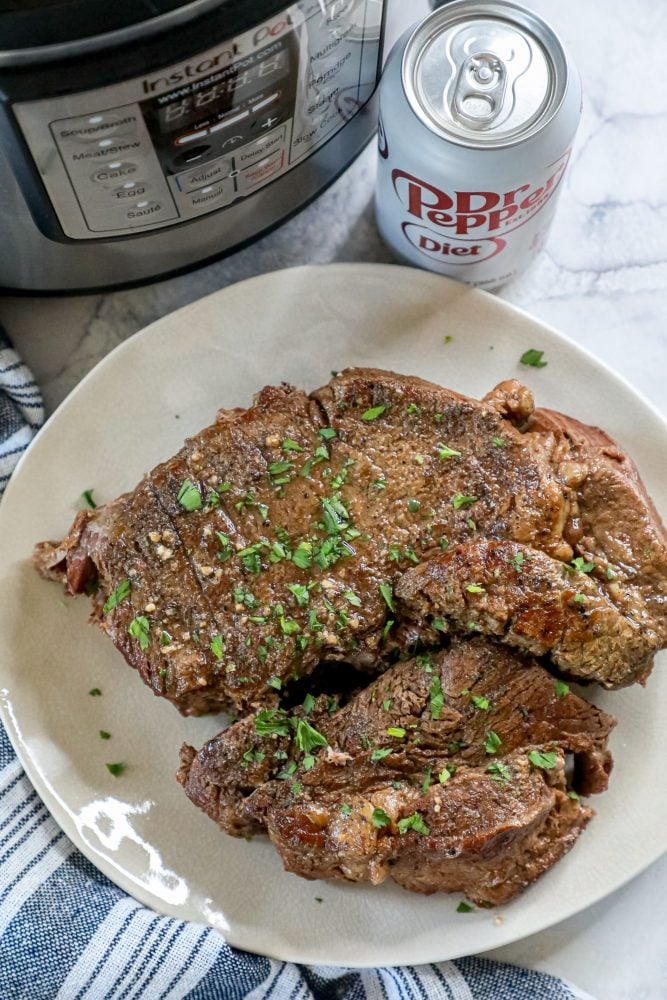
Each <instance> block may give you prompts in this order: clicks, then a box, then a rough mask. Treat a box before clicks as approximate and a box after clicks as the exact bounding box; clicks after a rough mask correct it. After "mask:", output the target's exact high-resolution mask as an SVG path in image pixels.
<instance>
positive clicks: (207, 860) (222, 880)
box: [0, 264, 667, 966]
mask: <svg viewBox="0 0 667 1000" xmlns="http://www.w3.org/2000/svg"><path fill="white" fill-rule="evenodd" d="M446 335H447V336H451V337H452V340H451V342H450V343H445V341H444V338H445V336H446ZM530 347H536V348H539V349H542V350H544V351H545V355H546V357H547V358H548V361H549V364H548V367H546V368H542V369H540V370H537V369H532V368H521V367H520V366H519V364H518V359H519V357H520V355H521V354H522V353H523V352H524V351H525V350H526V349H527V348H530ZM348 365H374V366H377V367H385V368H393V369H394V370H396V371H398V372H404V373H410V374H416V375H422V376H425V377H426V378H430V379H434V380H436V381H439V382H441V383H442V384H443V385H447V386H451V387H452V388H455V389H459V390H461V391H462V392H465V393H469V394H471V395H473V396H479V395H481V394H483V393H484V392H486V391H487V390H488V389H490V388H491V386H493V385H494V384H495V383H496V382H498V381H499V380H501V379H503V378H507V377H513V376H518V377H521V378H523V379H524V380H525V381H526V382H527V383H528V384H529V385H530V386H532V387H533V389H534V390H535V393H536V396H537V399H538V402H539V403H540V404H544V405H547V406H552V407H556V408H559V409H563V410H565V411H566V412H568V413H571V414H573V415H574V416H576V417H579V418H581V419H583V420H585V421H589V422H592V423H598V424H600V425H601V426H602V427H604V428H606V429H607V430H608V431H609V432H611V434H612V435H614V436H615V437H616V438H618V440H619V441H620V442H621V443H622V444H623V445H624V446H625V447H626V448H627V449H628V450H629V452H630V453H631V454H632V455H633V456H634V458H635V460H636V461H637V464H638V465H639V469H640V471H641V473H642V475H643V477H644V479H645V482H646V484H647V486H648V488H649V491H650V492H651V493H652V495H653V497H654V499H655V501H656V503H657V506H658V509H659V510H662V512H663V516H664V514H665V513H666V512H667V482H666V481H665V478H664V467H665V464H664V463H665V455H666V454H667V427H666V426H665V424H664V423H663V421H662V419H661V418H660V417H659V415H658V414H657V413H656V412H655V411H654V410H652V409H651V407H650V406H649V404H648V403H646V402H645V401H644V400H642V399H641V398H640V397H639V396H638V395H637V394H636V393H635V392H634V391H633V390H632V389H631V388H630V387H629V386H628V385H627V384H625V383H624V382H623V381H622V380H621V379H619V378H618V377H617V376H616V375H614V374H612V373H611V372H610V371H609V370H608V369H607V368H605V367H604V366H603V365H602V364H600V362H598V361H596V360H595V359H594V358H593V357H591V356H590V355H589V354H587V353H585V352H584V351H582V350H581V349H580V348H578V347H577V346H575V345H574V344H573V343H571V342H569V341H568V340H565V339H564V338H563V337H562V336H560V335H559V334H558V333H556V332H555V331H553V330H550V329H548V328H547V327H544V326H542V325H541V324H540V323H537V322H536V321H535V320H533V319H531V318H530V317H529V316H527V315H525V314H524V313H521V312H519V311H517V310H516V309H513V308H511V307H510V306H508V305H506V304H505V303H503V302H502V301H500V300H498V299H496V298H494V297H492V296H490V295H487V294H485V293H483V292H476V291H472V290H470V289H468V288H466V287H464V286H462V285H460V284H457V283H455V282H450V281H448V280H447V279H444V278H439V277H436V276H434V275H432V274H427V273H425V272H420V271H416V270H412V269H408V268H399V267H388V266H382V265H357V264H353V265H335V266H329V267H323V268H298V269H294V270H289V271H282V272H278V273H275V274H268V275H265V276H263V277H259V278H254V279H252V280H250V281H246V282H243V283H241V284H238V285H235V286H233V287H231V288H227V289H226V290H225V291H222V292H219V293H216V294H214V295H211V296H209V297H208V298H205V299H202V300H201V301H200V302H196V303H195V304H193V305H191V306H187V307H186V308H184V309H181V310H180V311H179V312H176V313H173V314H172V315H171V316H167V317H166V318H164V319H161V320H159V321H158V322H157V323H154V324H153V325H152V326H150V327H148V328H147V329H146V330H144V331H143V332H142V333H140V334H138V335H137V336H135V337H133V338H132V339H131V340H129V341H127V342H126V343H124V344H122V345H121V346H120V347H118V348H117V349H116V350H115V351H113V353H112V354H110V355H109V356H108V357H107V358H105V360H104V361H103V362H101V363H100V364H99V365H98V366H97V368H96V369H95V370H94V371H93V372H92V373H91V374H90V375H89V376H88V377H87V378H86V379H84V380H83V382H82V383H81V384H80V385H79V386H78V387H77V389H76V390H75V391H74V392H73V393H72V394H71V395H70V396H69V398H68V399H67V400H66V401H65V403H63V405H62V406H61V407H60V409H59V410H58V412H57V413H56V414H55V415H54V416H53V417H52V418H51V420H50V421H49V422H48V424H47V426H46V427H45V428H44V429H43V430H42V432H41V433H40V434H39V435H38V437H37V439H36V440H35V442H34V443H33V445H32V447H31V448H30V449H29V451H28V453H27V454H26V456H25V457H24V459H23V461H22V462H21V465H20V467H19V469H18V470H17V473H16V475H15V476H14V478H13V479H12V481H11V482H10V485H9V489H8V490H7V493H6V496H5V498H4V500H3V502H2V505H1V506H0V538H1V539H2V542H1V554H0V588H1V589H0V686H1V688H2V692H1V694H2V716H3V720H4V723H5V726H6V727H7V729H8V731H9V734H10V736H11V738H12V741H13V743H14V745H15V747H16V750H17V752H18V754H19V756H20V758H21V760H22V762H23V764H24V767H25V769H26V771H27V772H28V775H29V777H30V778H31V780H32V782H33V783H34V785H35V787H36V788H37V790H38V792H39V794H40V795H41V796H42V798H43V799H44V801H45V803H46V805H47V806H48V807H49V809H50V810H51V812H52V813H53V815H54V816H55V818H56V820H57V821H58V822H59V823H60V825H61V826H62V828H63V829H64V830H65V832H66V833H67V834H68V836H69V837H71V839H72V840H73V841H74V843H75V844H76V845H77V846H78V847H79V848H80V849H81V850H82V851H83V853H84V854H85V855H87V857H88V858H90V859H91V861H93V863H94V864H95V865H97V867H98V868H99V869H101V871H103V872H104V873H105V874H106V875H108V876H109V877H110V878H111V879H113V881H114V882H116V883H117V884H118V885H119V886H121V887H122V888H123V889H125V890H127V891H128V892H129V893H131V894H132V895H133V896H135V897H136V898H137V899H139V900H141V901H142V902H143V903H146V904H148V905H150V906H153V907H154V908H155V909H157V910H160V911H162V912H163V913H167V914H172V915H174V916H178V917H182V918H185V919H189V920H195V921H199V922H202V923H209V924H211V925H212V926H214V927H216V928H218V929H219V930H220V931H221V932H222V933H223V934H224V936H225V937H226V938H227V940H228V941H229V942H230V943H231V944H233V945H236V946H238V947H241V948H245V949H248V950H250V951H257V952H261V953H263V954H265V955H269V956H272V957H276V958H282V959H291V960H295V961H299V962H308V963H324V964H339V965H348V966H364V965H383V964H399V963H409V964H417V963H421V962H430V961H435V960H440V959H447V958H453V957H456V956H458V955H463V954H470V953H472V952H478V951H484V950H486V949H490V948H495V947H498V946H500V945H502V944H506V943H508V942H510V941H515V940H517V939H518V938H521V937H523V936H525V935H528V934H531V933H534V932H535V931H539V930H541V929H542V928H544V927H547V926H549V925H550V924H553V923H555V922H557V921H559V920H562V919H563V918H565V917H568V916H570V915H571V914H574V913H576V912H577V911H578V910H581V909H582V908H583V907H585V906H588V905H590V904H591V903H594V902H596V901H597V900H599V899H601V898H602V897H603V896H605V895H606V894H607V893H609V892H611V891H612V890H614V889H616V888H618V887H619V886H620V885H621V884H622V883H623V882H625V881H627V880H628V879H629V878H631V877H632V876H634V875H636V874H637V873H638V872H639V871H641V869H642V868H644V867H646V866H647V865H648V864H650V862H652V861H653V860H655V859H656V858H657V857H658V856H659V855H660V854H661V852H662V851H663V850H665V849H666V848H667V796H665V795H664V787H665V784H664V780H665V779H664V775H665V760H667V726H665V724H664V717H665V710H666V708H667V673H666V671H665V669H664V667H665V663H664V662H663V663H662V664H658V666H657V668H656V670H655V672H654V674H653V676H652V677H651V678H650V681H649V683H648V686H647V687H646V689H642V688H639V687H635V688H633V689H631V690H627V691H622V692H617V693H614V694H610V693H603V692H597V691H594V692H593V697H594V700H595V701H596V702H597V704H598V705H600V706H601V707H602V708H605V709H607V710H609V711H611V712H613V714H615V715H617V716H618V718H619V725H618V728H617V729H616V731H615V733H614V735H613V739H612V749H613V751H614V753H615V757H616V767H615V770H614V774H613V778H612V782H611V787H610V789H609V791H608V792H607V793H606V794H605V795H602V796H599V797H598V798H596V799H595V801H594V805H595V807H596V809H597V810H598V815H597V817H596V818H595V819H594V821H593V822H592V823H591V824H590V826H589V827H588V829H587V831H586V832H585V833H584V835H583V836H582V838H581V839H580V841H579V842H578V843H577V845H576V846H575V848H574V850H573V851H572V853H571V854H570V855H568V856H567V857H566V858H565V859H564V860H563V861H562V862H561V863H560V864H558V865H557V866H556V867H555V868H554V869H553V871H551V872H549V873H548V874H547V875H546V876H545V877H544V878H543V879H542V880H541V881H540V882H538V883H537V884H536V885H535V886H534V887H533V888H531V889H530V890H529V891H528V892H526V893H525V895H524V896H522V897H521V898H520V899H518V900H517V901H515V902H514V903H512V904H511V905H509V906H507V907H504V908H503V909H502V910H498V911H486V910H478V911H476V912H474V913H470V914H467V915H462V914H459V913H456V904H457V900H456V899H455V898H453V897H451V896H446V895H443V896H431V897H421V896H415V895H412V894H410V893H407V892H404V891H403V890H401V889H399V888H397V887H396V886H394V885H393V884H389V883H387V884H385V885H383V886H380V887H377V888H371V887H366V886H355V885H341V884H334V883H314V882H306V881H303V880H302V879H299V878H297V877H296V876H294V875H289V874H286V873H285V872H283V870H282V866H281V863H280V861H279V859H278V856H277V855H276V854H275V853H274V851H273V848H272V847H271V846H270V845H269V843H268V842H267V841H265V840H263V839H262V838H257V839H255V840H254V841H253V842H252V843H246V842H245V841H244V840H234V839H232V838H230V837H227V836H225V835H224V834H222V833H221V832H220V831H219V830H218V829H217V828H216V827H215V825H214V824H213V823H212V822H211V820H210V819H208V818H207V817H206V816H205V815H204V814H203V813H201V812H200V811H199V810H197V809H196V808H195V807H194V806H193V805H191V804H190V802H189V801H188V800H187V799H186V797H185V795H184V794H183V792H182V790H181V788H180V786H179V785H178V784H177V783H176V781H175V780H174V772H175V770H176V767H177V764H178V749H179V746H180V744H181V742H182V741H183V740H187V741H188V742H189V743H192V744H194V745H196V746H200V745H201V743H202V742H204V741H205V740H206V739H207V738H209V737H211V736H213V735H214V734H215V733H216V732H218V730H219V729H220V728H221V725H220V724H219V723H220V721H221V720H216V719H215V718H212V717H210V716H209V717H206V718H202V719H183V718H181V717H180V716H179V715H178V714H177V712H176V711H175V710H174V708H172V707H171V706H170V705H169V704H168V703H167V702H163V701H160V700H159V699H156V698H154V697H153V696H152V695H151V694H150V693H149V691H148V690H147V689H146V688H144V686H143V685H142V683H141V681H140V680H139V678H138V676H137V675H136V674H135V672H134V671H132V670H130V669H129V668H128V667H127V666H126V664H125V662H124V661H123V659H122V658H121V656H120V654H119V653H117V652H116V651H115V649H114V648H113V646H112V645H111V643H110V642H109V641H108V640H106V639H105V638H104V637H103V636H102V634H101V633H100V632H99V631H98V630H97V629H96V628H94V627H91V626H89V625H88V624H87V622H86V619H87V614H88V601H87V600H86V599H85V598H82V599H79V600H72V599H69V598H67V599H66V598H65V597H64V595H63V594H62V592H61V591H60V590H59V589H58V587H57V586H56V585H55V584H49V583H46V582H44V581H43V580H41V579H40V578H39V577H38V576H37V574H36V573H35V572H34V571H33V570H32V569H31V567H30V564H29V561H28V560H29V556H30V552H31V549H32V546H33V544H34V542H36V541H37V540H39V539H43V538H59V537H61V536H62V535H63V534H64V533H65V532H66V531H67V529H68V527H69V525H70V522H71V521H72V519H73V516H74V514H75V512H76V509H77V507H78V506H79V497H80V494H81V491H82V490H84V489H87V488H90V487H93V488H94V489H95V497H96V498H97V499H98V501H102V500H108V499H111V498H113V497H115V496H116V495H117V494H119V493H120V492H122V491H123V490H126V489H129V488H131V487H132V486H134V484H135V483H136V482H137V481H138V479H139V478H140V477H141V475H142V474H143V472H144V471H145V470H147V469H150V468H151V467H152V466H154V465H155V464H156V463H157V462H159V461H162V460H163V459H166V458H167V457H168V456H170V455H171V454H173V453H174V452H175V451H176V450H177V449H178V447H179V446H180V444H181V442H182V440H183V438H184V437H185V436H186V435H187V434H189V433H191V432H194V431H196V430H198V429H199V428H201V427H203V426H204V425H205V424H207V423H209V422H211V420H212V419H213V417H214V414H215V412H216V410H217V409H218V408H219V407H220V406H226V407H227V406H236V405H247V404H248V403H249V402H250V399H251V396H252V395H253V393H254V392H256V391H257V390H258V389H259V388H260V387H261V386H262V385H264V384H265V383H267V382H272V381H280V380H287V381H292V382H294V383H296V384H297V385H299V386H302V387H304V388H308V389H312V388H314V387H316V386H318V385H320V384H322V383H324V382H325V381H327V379H328V378H329V373H330V370H331V369H339V368H342V367H345V366H348ZM661 668H662V669H661ZM93 687H99V688H100V689H101V690H102V692H103V695H102V697H99V698H91V697H89V696H88V694H87V692H88V691H89V690H90V689H91V688H93ZM100 729H105V730H108V731H109V732H111V733H112V734H113V735H112V739H111V740H109V741H108V742H103V741H102V740H100V739H99V737H98V731H99V730H100ZM117 760H124V761H127V762H128V768H127V771H126V772H125V773H124V774H123V775H122V777H120V778H114V777H113V776H112V775H110V774H109V773H108V771H107V770H106V768H105V762H106V761H117ZM316 897H322V902H317V901H316Z"/></svg>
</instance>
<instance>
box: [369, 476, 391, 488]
mask: <svg viewBox="0 0 667 1000" xmlns="http://www.w3.org/2000/svg"><path fill="white" fill-rule="evenodd" d="M371 486H373V487H374V488H375V489H376V490H386V488H387V480H386V479H384V478H382V479H374V480H373V482H372V483H371Z"/></svg>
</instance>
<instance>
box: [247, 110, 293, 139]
mask: <svg viewBox="0 0 667 1000" xmlns="http://www.w3.org/2000/svg"><path fill="white" fill-rule="evenodd" d="M284 120H285V107H284V106H283V107H279V108H271V110H270V111H267V112H266V113H264V114H260V115H259V117H257V118H256V119H255V120H254V122H253V123H252V125H251V126H250V131H251V132H253V133H255V135H261V134H262V133H263V132H270V130H271V129H272V128H275V127H276V125H278V124H280V122H282V121H284Z"/></svg>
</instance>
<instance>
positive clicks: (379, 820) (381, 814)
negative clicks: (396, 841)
mask: <svg viewBox="0 0 667 1000" xmlns="http://www.w3.org/2000/svg"><path fill="white" fill-rule="evenodd" d="M371 823H372V824H373V826H375V827H377V828H378V830H381V829H382V827H383V826H388V825H389V824H390V823H391V819H390V818H389V816H387V814H386V812H385V811H384V809H380V808H377V807H376V808H375V809H374V810H373V815H372V816H371Z"/></svg>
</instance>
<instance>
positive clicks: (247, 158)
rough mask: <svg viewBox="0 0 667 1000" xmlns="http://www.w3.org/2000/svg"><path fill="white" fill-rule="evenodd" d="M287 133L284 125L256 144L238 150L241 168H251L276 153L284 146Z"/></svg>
mask: <svg viewBox="0 0 667 1000" xmlns="http://www.w3.org/2000/svg"><path fill="white" fill-rule="evenodd" d="M285 132H286V129H285V126H284V125H283V126H282V127H281V128H277V129H275V130H274V131H273V132H269V133H267V134H266V135H263V136H261V138H259V139H256V140H255V142H252V143H250V144H249V145H248V146H244V147H243V149H239V150H237V151H236V163H237V164H238V165H239V166H240V167H250V166H252V164H253V163H258V162H259V161H260V160H263V159H264V158H265V157H266V156H268V155H269V154H270V153H274V152H275V151H276V150H277V149H280V148H281V147H282V146H283V144H284V142H285Z"/></svg>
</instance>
